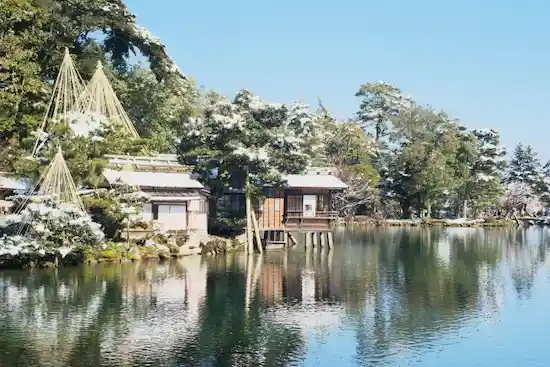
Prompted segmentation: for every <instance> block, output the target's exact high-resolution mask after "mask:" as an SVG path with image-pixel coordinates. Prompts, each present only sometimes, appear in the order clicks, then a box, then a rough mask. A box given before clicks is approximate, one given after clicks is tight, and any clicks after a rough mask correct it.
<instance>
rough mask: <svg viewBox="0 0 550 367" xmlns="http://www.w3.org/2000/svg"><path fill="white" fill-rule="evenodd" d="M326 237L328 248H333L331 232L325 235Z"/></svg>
mask: <svg viewBox="0 0 550 367" xmlns="http://www.w3.org/2000/svg"><path fill="white" fill-rule="evenodd" d="M327 236H328V248H333V247H334V238H333V237H332V232H328V233H327Z"/></svg>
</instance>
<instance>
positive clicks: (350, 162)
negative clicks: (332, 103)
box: [324, 122, 379, 215]
mask: <svg viewBox="0 0 550 367" xmlns="http://www.w3.org/2000/svg"><path fill="white" fill-rule="evenodd" d="M324 147H325V156H326V158H327V163H329V164H330V165H332V166H334V167H335V168H336V171H337V176H338V177H339V178H340V179H341V180H342V181H344V182H345V183H346V184H347V185H348V188H347V189H346V190H344V191H342V192H339V193H335V195H334V196H333V198H334V199H335V205H336V209H337V210H338V211H339V212H340V214H342V215H353V214H358V213H361V212H363V213H364V212H367V211H368V212H370V213H372V212H374V210H375V206H376V204H377V198H378V183H379V176H378V173H377V172H376V170H375V168H374V167H373V165H372V163H371V160H372V157H373V156H374V155H375V151H376V148H375V145H374V141H373V140H372V139H371V138H370V137H368V136H367V135H366V134H365V132H364V131H363V130H362V128H361V126H360V125H359V124H357V123H355V122H340V123H334V124H333V126H332V127H331V129H330V130H329V133H328V134H327V135H326V136H325V138H324Z"/></svg>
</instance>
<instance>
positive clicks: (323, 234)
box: [321, 232, 328, 248]
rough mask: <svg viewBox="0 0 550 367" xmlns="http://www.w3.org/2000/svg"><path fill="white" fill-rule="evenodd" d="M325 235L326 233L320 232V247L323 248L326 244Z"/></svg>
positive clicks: (326, 235)
mask: <svg viewBox="0 0 550 367" xmlns="http://www.w3.org/2000/svg"><path fill="white" fill-rule="evenodd" d="M327 237H328V233H325V232H321V247H322V248H325V247H326V246H327Z"/></svg>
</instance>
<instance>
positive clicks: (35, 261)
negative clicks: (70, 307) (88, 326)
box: [0, 236, 245, 269]
mask: <svg viewBox="0 0 550 367" xmlns="http://www.w3.org/2000/svg"><path fill="white" fill-rule="evenodd" d="M244 249H245V248H244V241H243V239H242V238H241V237H236V238H235V237H234V238H225V237H218V236H208V239H207V240H205V241H204V243H200V244H199V245H198V246H193V245H191V244H188V243H185V244H183V245H176V244H175V243H166V244H163V243H155V242H154V241H147V242H146V243H145V244H143V245H137V244H130V246H128V244H127V243H123V242H108V243H107V244H106V246H105V247H104V248H94V247H92V246H82V247H79V248H76V249H74V250H73V251H72V252H70V253H68V254H67V255H66V256H64V257H61V256H60V255H59V254H57V255H54V254H51V255H45V256H41V255H39V254H21V255H18V256H13V257H8V256H3V257H2V258H0V269H2V268H4V269H6V268H8V269H9V268H15V269H17V268H19V269H21V268H22V269H30V268H57V267H64V266H78V265H83V264H85V265H91V264H99V263H122V262H133V261H161V260H168V259H171V258H180V257H185V256H197V255H199V256H202V255H205V256H213V255H216V254H223V253H226V252H240V251H244Z"/></svg>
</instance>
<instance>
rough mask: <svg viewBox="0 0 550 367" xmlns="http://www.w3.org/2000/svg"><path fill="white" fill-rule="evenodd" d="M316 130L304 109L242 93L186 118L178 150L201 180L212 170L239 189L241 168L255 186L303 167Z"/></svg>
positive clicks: (297, 104) (241, 181) (295, 104)
mask: <svg viewBox="0 0 550 367" xmlns="http://www.w3.org/2000/svg"><path fill="white" fill-rule="evenodd" d="M315 127H316V125H315V122H314V120H313V118H312V114H311V113H309V111H308V109H307V106H306V105H304V104H301V103H297V102H296V103H290V104H278V103H270V102H266V101H264V100H262V99H260V98H259V97H257V96H255V95H253V94H252V93H250V92H249V91H247V90H241V91H240V92H239V93H238V94H237V96H236V97H235V99H234V100H233V101H228V100H221V101H217V102H214V103H211V104H209V105H207V106H206V107H205V108H204V111H203V112H202V114H201V116H199V117H197V118H193V119H190V120H189V122H188V123H187V124H186V126H185V128H186V130H187V137H185V138H183V139H181V141H180V147H179V150H180V154H181V156H182V158H183V160H184V161H186V162H189V163H191V164H193V165H194V166H195V167H196V168H197V169H198V170H199V171H201V173H202V174H203V177H206V176H207V174H211V173H212V172H214V170H215V171H216V172H218V175H217V178H218V179H222V180H223V181H225V183H226V184H229V185H230V186H233V187H243V180H244V179H243V178H244V176H245V175H246V174H245V171H246V169H248V171H247V173H248V175H249V177H250V180H251V182H252V183H254V184H261V183H262V182H263V183H265V182H277V181H278V180H280V177H281V173H299V172H300V171H302V170H303V169H304V168H305V167H306V165H307V162H308V160H309V157H310V154H311V144H310V142H311V140H312V137H313V135H314V133H315V131H316V129H315ZM198 166H200V167H198Z"/></svg>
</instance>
